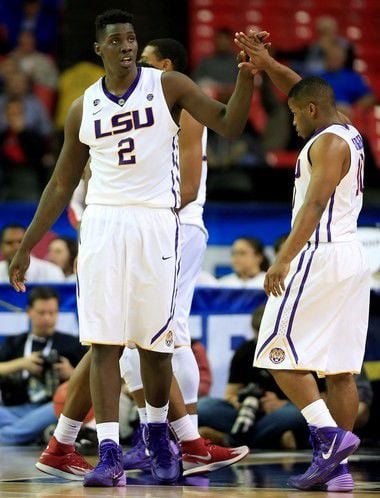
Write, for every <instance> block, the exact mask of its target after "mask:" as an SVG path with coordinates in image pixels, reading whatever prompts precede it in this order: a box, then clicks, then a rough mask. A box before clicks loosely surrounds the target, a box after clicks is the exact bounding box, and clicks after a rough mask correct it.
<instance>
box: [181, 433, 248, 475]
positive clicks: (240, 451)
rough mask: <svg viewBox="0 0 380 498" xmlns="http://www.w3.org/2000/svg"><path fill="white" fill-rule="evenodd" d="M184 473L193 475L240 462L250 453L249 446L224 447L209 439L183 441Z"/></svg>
mask: <svg viewBox="0 0 380 498" xmlns="http://www.w3.org/2000/svg"><path fill="white" fill-rule="evenodd" d="M181 447H182V465H183V475H184V476H191V475H194V474H201V473H203V472H211V471H212V470H218V469H221V468H222V467H227V466H228V465H232V464H233V463H236V462H239V461H240V460H242V459H243V458H244V457H245V456H247V455H248V453H249V448H248V446H240V447H239V448H223V447H222V446H217V445H216V444H213V443H211V441H208V440H207V439H203V438H198V439H195V440H194V441H185V442H183V443H181Z"/></svg>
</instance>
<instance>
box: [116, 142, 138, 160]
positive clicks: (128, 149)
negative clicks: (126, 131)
mask: <svg viewBox="0 0 380 498" xmlns="http://www.w3.org/2000/svg"><path fill="white" fill-rule="evenodd" d="M117 146H118V147H119V150H118V154H119V166H125V165H127V164H136V156H135V155H133V154H132V152H133V151H134V150H135V142H134V140H133V138H124V139H123V140H120V142H119V143H118V144H117Z"/></svg>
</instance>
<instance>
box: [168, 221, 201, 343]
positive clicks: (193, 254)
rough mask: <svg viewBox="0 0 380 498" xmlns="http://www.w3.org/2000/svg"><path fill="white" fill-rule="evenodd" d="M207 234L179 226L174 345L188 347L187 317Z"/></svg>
mask: <svg viewBox="0 0 380 498" xmlns="http://www.w3.org/2000/svg"><path fill="white" fill-rule="evenodd" d="M206 246H207V233H205V231H204V230H202V229H201V228H200V227H198V226H196V225H182V224H181V270H180V274H179V282H178V294H177V302H176V309H175V345H176V347H180V346H190V345H191V337H190V330H189V315H190V308H191V303H192V301H193V296H194V288H195V284H196V282H197V279H198V276H199V273H200V271H201V268H202V264H203V259H204V255H205V252H206Z"/></svg>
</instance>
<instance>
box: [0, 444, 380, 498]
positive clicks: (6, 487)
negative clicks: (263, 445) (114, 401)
mask: <svg viewBox="0 0 380 498" xmlns="http://www.w3.org/2000/svg"><path fill="white" fill-rule="evenodd" d="M40 451H41V449H40V448H37V447H5V446H3V447H0V497H1V498H27V497H28V498H29V497H38V498H58V497H68V498H82V497H93V496H94V497H102V498H105V497H120V498H122V497H127V498H135V497H136V498H137V497H138V498H141V497H145V498H180V497H181V498H217V497H218V498H219V497H220V498H227V497H228V498H235V497H236V498H238V497H239V498H240V497H247V498H248V497H249V498H257V497H258V498H297V497H299V498H310V497H328V498H342V497H343V496H345V497H347V496H353V497H354V498H357V497H362V496H363V497H365V498H369V497H375V496H376V497H379V493H380V451H377V452H373V451H372V452H371V453H364V452H362V453H359V454H357V455H354V456H353V457H352V458H351V459H350V464H351V471H352V474H353V476H354V479H355V481H356V485H357V487H356V489H355V491H354V492H353V493H345V494H343V495H342V493H325V492H317V491H314V492H310V491H303V492H301V491H297V490H292V489H290V488H288V487H287V486H286V481H287V479H288V477H289V476H290V475H293V474H297V473H300V472H302V471H303V470H304V469H305V468H306V465H307V462H308V461H309V459H310V454H309V453H307V452H292V453H286V452H281V453H280V452H278V453H277V452H259V453H253V454H251V455H250V456H249V457H248V458H246V459H245V460H244V461H243V462H242V463H241V464H240V465H235V466H233V467H229V468H226V469H222V470H219V471H216V472H213V473H211V474H209V475H208V477H205V476H197V477H195V476H194V477H192V478H187V479H184V480H183V481H181V482H179V483H178V484H177V485H176V486H157V485H155V484H154V483H153V482H152V480H151V478H150V477H149V475H147V474H142V473H138V472H131V473H128V476H127V487H126V488H84V487H83V486H82V484H81V483H80V482H69V481H65V480H63V479H57V478H54V477H49V476H47V475H46V474H42V473H41V472H39V471H38V470H36V469H35V467H34V463H35V461H36V458H37V457H38V455H39V453H40ZM89 460H90V461H91V462H92V463H94V462H95V460H96V459H95V458H93V457H92V458H89Z"/></svg>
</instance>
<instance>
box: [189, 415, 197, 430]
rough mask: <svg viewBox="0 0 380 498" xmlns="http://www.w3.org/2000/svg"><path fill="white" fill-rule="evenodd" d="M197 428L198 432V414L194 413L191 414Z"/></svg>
mask: <svg viewBox="0 0 380 498" xmlns="http://www.w3.org/2000/svg"><path fill="white" fill-rule="evenodd" d="M189 417H190V419H191V422H192V424H193V426H194V427H195V430H196V431H197V432H198V414H197V413H194V414H193V415H189Z"/></svg>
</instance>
